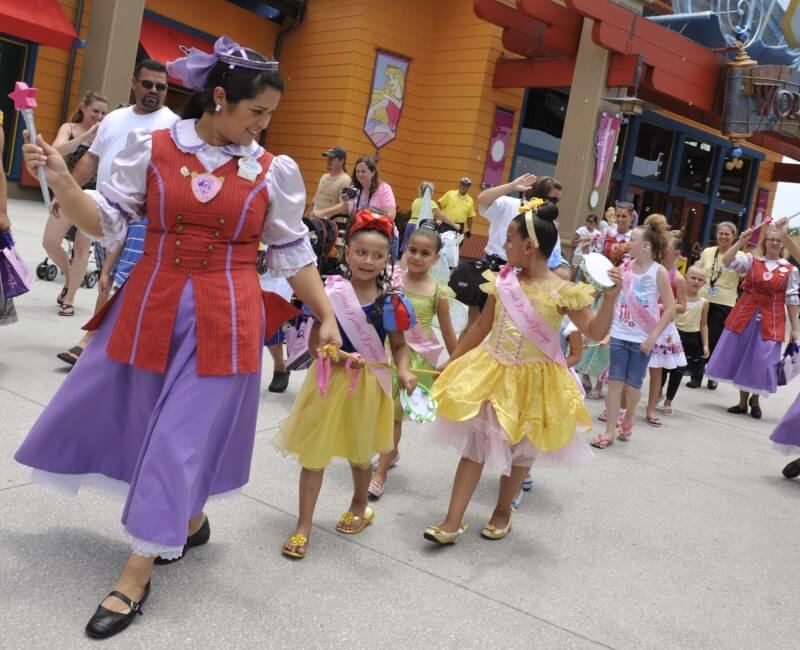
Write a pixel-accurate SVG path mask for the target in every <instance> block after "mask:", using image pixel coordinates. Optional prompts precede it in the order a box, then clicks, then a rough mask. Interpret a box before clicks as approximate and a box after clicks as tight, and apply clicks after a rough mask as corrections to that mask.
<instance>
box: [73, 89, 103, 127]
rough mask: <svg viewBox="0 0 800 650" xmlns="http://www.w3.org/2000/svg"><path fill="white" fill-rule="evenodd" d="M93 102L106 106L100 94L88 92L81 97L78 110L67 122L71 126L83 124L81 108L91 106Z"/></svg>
mask: <svg viewBox="0 0 800 650" xmlns="http://www.w3.org/2000/svg"><path fill="white" fill-rule="evenodd" d="M95 102H103V103H104V104H105V105H106V106H108V100H107V99H106V98H105V97H103V96H102V95H101V94H100V93H96V92H94V91H93V90H90V91H89V92H87V93H86V94H85V95H84V96H83V98H82V99H81V103H80V104H78V108H77V109H76V110H75V112H74V113H73V114H72V117H71V118H69V121H70V122H72V123H73V124H80V123H81V122H83V109H82V108H81V106H91V105H92V104H94V103H95Z"/></svg>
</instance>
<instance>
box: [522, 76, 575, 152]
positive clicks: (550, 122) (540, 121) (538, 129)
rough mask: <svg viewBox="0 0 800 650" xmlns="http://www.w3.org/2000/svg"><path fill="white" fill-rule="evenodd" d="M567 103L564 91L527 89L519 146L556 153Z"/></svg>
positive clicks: (567, 93) (567, 96) (559, 143)
mask: <svg viewBox="0 0 800 650" xmlns="http://www.w3.org/2000/svg"><path fill="white" fill-rule="evenodd" d="M568 103H569V92H568V91H566V90H558V89H554V88H531V89H529V90H528V103H527V105H526V109H525V115H524V118H523V122H522V135H521V137H520V144H525V145H529V146H531V147H538V148H539V149H544V150H545V151H552V152H553V153H558V149H559V147H560V146H561V134H562V133H563V131H564V120H565V119H566V117H567V104H568Z"/></svg>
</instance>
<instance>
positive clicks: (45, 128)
mask: <svg viewBox="0 0 800 650" xmlns="http://www.w3.org/2000/svg"><path fill="white" fill-rule="evenodd" d="M582 3H583V0H564V1H563V2H555V1H551V0H524V1H523V0H519V1H517V2H514V1H512V0H437V1H436V2H430V1H429V0H407V1H404V2H396V1H393V0H310V1H308V2H306V1H304V0H282V1H281V2H263V3H262V2H249V1H245V0H240V1H234V2H228V1H224V2H223V1H222V0H192V1H190V0H103V1H102V2H101V0H85V1H82V0H47V1H45V0H39V1H38V3H35V4H39V5H44V4H49V5H51V9H56V10H58V11H60V12H61V14H62V18H63V20H61V21H60V23H59V24H60V25H61V26H62V27H63V32H64V33H63V34H61V36H60V40H59V39H54V37H52V35H49V36H48V35H42V34H41V33H38V32H36V30H33V29H30V28H28V29H25V28H22V27H20V28H15V31H16V32H17V33H16V34H15V33H8V34H4V33H0V48H2V49H0V55H1V56H0V66H2V77H0V78H2V80H3V81H2V84H4V85H3V87H2V88H0V91H2V93H0V95H1V96H0V108H2V110H3V111H4V113H5V116H6V126H5V128H6V136H7V138H6V142H7V147H6V151H5V152H4V154H3V155H4V158H3V161H4V166H5V168H6V170H7V173H8V175H9V178H10V179H11V180H12V181H18V182H19V183H21V184H25V183H28V182H32V179H29V178H26V172H24V170H22V169H21V165H20V164H19V146H20V139H21V128H20V126H19V124H18V122H17V120H15V119H14V115H13V111H12V110H11V109H10V107H9V105H8V102H5V103H2V102H4V101H5V100H4V98H5V95H6V92H7V91H6V88H5V86H6V85H8V84H9V83H12V85H13V80H14V79H17V78H22V79H25V80H28V81H29V82H30V83H32V84H33V85H36V86H37V87H38V88H39V89H40V94H39V100H40V102H39V108H38V109H37V113H36V115H37V123H38V124H39V128H40V130H41V131H42V133H43V134H44V135H45V137H47V138H52V136H53V135H54V133H55V131H56V129H57V128H58V125H59V124H60V123H61V121H63V120H64V119H65V117H66V116H67V115H68V114H69V113H71V111H72V110H73V109H74V108H75V106H76V104H77V101H78V97H79V96H80V94H81V93H82V92H84V91H86V90H98V91H100V92H101V93H103V94H105V95H107V96H109V97H110V99H111V102H112V105H116V104H117V103H124V102H126V101H127V99H128V95H129V80H130V75H131V72H132V69H133V66H134V64H135V61H136V60H137V58H138V59H140V58H144V57H152V58H157V59H160V60H167V59H170V58H176V57H178V56H180V50H179V49H178V46H179V45H189V46H194V47H199V48H206V49H210V47H211V44H212V43H213V41H214V40H215V39H216V38H217V37H218V36H219V35H221V34H228V35H229V36H231V37H232V38H233V39H235V40H237V41H238V42H240V43H241V44H242V45H245V46H248V47H252V48H254V49H257V50H259V51H261V52H263V53H265V54H270V53H273V52H276V51H277V52H279V58H280V61H281V70H282V72H283V74H284V76H285V79H286V84H287V92H286V95H285V97H284V99H283V101H282V104H281V107H280V108H279V110H278V111H277V113H276V114H275V116H274V118H273V121H272V123H271V125H270V127H269V132H268V135H267V143H266V144H267V146H268V147H269V148H270V149H271V150H272V151H274V152H275V153H282V154H287V155H290V156H292V157H293V158H295V159H296V160H297V161H298V163H299V164H300V167H301V169H302V170H303V174H304V177H305V179H306V184H307V189H308V192H309V200H310V197H311V196H312V195H313V192H314V190H315V188H316V181H317V179H318V177H319V175H320V174H321V173H323V171H324V159H323V158H322V157H321V156H320V153H321V152H322V151H325V150H327V149H328V148H330V147H332V146H340V147H343V148H345V149H346V150H347V151H348V152H349V159H348V163H349V166H348V169H352V165H353V163H354V161H355V159H356V158H358V157H359V156H362V155H377V156H378V157H379V160H380V167H379V169H380V175H381V177H382V179H383V180H386V181H388V182H389V183H390V184H391V186H392V187H393V189H394V192H395V195H396V198H397V201H398V209H399V210H401V211H402V210H408V209H409V206H410V204H411V201H412V200H413V199H414V198H415V197H416V196H417V192H418V189H417V188H418V186H419V183H420V182H421V181H423V180H429V181H433V182H434V184H435V185H436V194H437V195H440V194H442V193H444V192H445V191H446V190H448V189H452V188H454V187H457V185H458V179H459V178H461V177H462V176H469V177H471V178H472V179H473V180H474V184H473V189H472V192H473V194H476V193H477V192H478V191H479V185H480V184H481V183H482V182H489V183H490V184H496V183H497V182H500V181H505V180H508V179H509V178H512V177H514V176H516V175H518V174H521V173H524V172H526V171H531V172H533V173H536V174H539V175H543V174H549V175H557V176H558V177H559V179H560V180H561V181H562V183H563V184H564V187H565V192H564V195H565V200H562V204H561V207H562V216H561V229H562V232H563V236H564V238H565V239H569V238H570V236H571V234H572V232H574V229H575V227H577V226H578V225H580V224H582V223H583V221H584V219H585V217H586V216H587V214H589V213H590V212H595V213H601V212H602V211H603V209H604V208H605V207H606V206H607V205H610V204H612V203H613V201H614V200H616V199H622V200H632V201H633V202H634V203H635V205H636V206H637V210H638V211H639V213H640V214H641V215H642V216H645V215H647V214H649V213H651V212H663V213H664V214H666V215H667V216H668V218H669V220H670V222H671V223H672V224H673V226H675V227H679V228H681V229H682V230H683V231H684V233H685V238H686V240H687V242H688V244H689V245H690V246H691V245H694V244H697V245H700V244H703V243H705V242H707V241H708V240H709V238H710V237H711V236H712V232H713V226H714V224H715V223H719V222H720V221H734V222H736V223H739V224H742V225H745V224H747V223H748V222H749V221H750V220H751V219H752V218H753V215H754V213H755V211H756V207H757V206H758V207H759V208H760V209H761V211H762V212H764V211H766V212H767V213H768V211H769V208H770V207H771V204H772V200H773V198H774V192H775V188H776V183H775V179H774V178H773V177H774V167H775V165H776V163H779V162H780V160H781V156H782V154H783V153H786V151H785V150H782V149H781V148H780V147H776V146H772V143H771V142H770V141H766V140H760V141H759V140H758V139H757V138H754V139H752V140H749V141H746V142H744V143H743V144H742V154H741V156H740V159H741V162H742V164H741V165H739V166H738V167H737V166H736V165H733V169H729V167H731V165H730V164H729V163H731V154H730V149H731V142H730V139H729V138H728V137H726V136H725V135H723V133H722V132H721V131H720V128H719V127H718V126H717V127H716V128H715V123H714V121H713V120H711V121H710V122H709V120H707V119H705V118H704V117H703V115H704V114H702V113H701V112H698V111H695V113H692V112H691V111H689V110H683V106H684V104H683V103H681V102H682V99H686V98H682V97H681V96H680V95H681V93H683V91H675V92H673V95H674V96H670V95H669V93H668V92H667V93H665V92H664V88H665V87H666V86H664V85H663V84H661V85H660V86H659V85H658V83H657V82H658V80H659V78H658V77H655V76H652V78H651V73H650V72H649V71H650V69H651V68H650V67H649V66H650V65H651V63H650V60H649V59H648V58H647V57H648V56H650V55H649V54H648V53H647V51H645V52H644V53H643V54H641V55H640V58H639V59H638V62H637V61H632V60H631V57H632V56H633V55H636V51H635V50H636V48H637V47H639V44H638V43H639V42H638V41H636V40H635V39H633V38H632V37H631V38H629V41H630V42H629V43H627V44H624V43H623V47H621V48H620V49H621V50H624V51H626V52H628V54H627V55H624V54H623V55H620V53H619V52H615V51H614V48H613V47H610V46H608V45H607V44H606V45H604V44H603V43H604V42H605V41H603V33H602V29H599V28H598V25H601V26H602V25H604V24H605V23H602V21H601V19H600V18H598V17H597V16H594V17H592V16H589V15H588V13H590V12H589V10H586V9H585V7H584V5H583V4H582ZM611 4H612V3H610V2H607V0H595V1H594V4H593V5H592V4H591V3H590V5H589V6H591V7H594V9H592V10H591V11H596V9H597V7H598V6H600V5H603V6H605V5H611ZM620 4H622V5H625V6H619V5H620ZM649 4H652V3H645V2H640V1H636V0H620V2H618V3H613V5H614V6H613V7H612V8H611V9H608V15H609V16H612V17H614V18H615V19H619V18H620V16H619V14H617V13H614V12H617V11H622V12H627V13H626V15H630V16H631V17H635V16H636V15H637V14H641V13H642V12H643V11H644V10H645V9H646V8H647V7H646V5H649ZM657 4H659V5H661V6H662V7H663V6H667V3H663V2H661V3H657ZM581 12H583V13H581ZM79 17H80V19H78V18H79ZM622 18H623V19H624V18H625V16H622ZM603 20H606V18H605V17H603ZM608 20H611V19H610V18H608ZM5 24H11V23H9V22H3V21H0V25H5ZM13 24H14V25H17V24H18V23H16V22H15V23H13ZM131 25H136V27H137V28H138V32H137V30H136V29H131ZM644 27H646V28H647V29H651V27H650V26H649V25H646V26H644ZM644 27H643V28H644ZM653 27H654V28H655V27H657V28H658V29H661V30H664V31H666V30H665V29H664V28H662V27H660V26H657V25H653ZM69 28H71V29H72V30H73V36H71V37H70V35H69ZM0 29H3V28H2V27H0ZM658 34H659V35H660V34H661V32H658ZM75 37H79V38H80V39H84V40H86V41H87V43H86V47H85V48H84V47H82V46H81V45H82V43H80V42H79V41H76V40H75ZM620 38H622V37H620ZM671 38H672V37H671V36H670V37H669V38H668V39H666V40H665V43H667V45H668V44H669V43H672V41H671V40H669V39H671ZM681 38H682V37H681ZM37 39H38V40H37ZM684 40H686V41H687V42H689V41H688V39H684ZM597 41H600V42H599V43H598V42H597ZM626 48H627V49H626ZM665 48H666V49H665V51H667V52H668V50H669V47H667V46H666V45H665ZM690 50H691V48H690ZM691 52H695V50H691ZM381 56H384V57H386V58H387V60H388V59H391V60H393V61H399V62H401V63H400V64H396V65H395V72H394V73H393V74H394V75H395V77H394V79H393V80H392V84H394V85H393V86H392V92H394V93H395V94H396V95H397V97H396V98H395V99H398V100H399V101H396V102H395V106H394V107H392V106H390V105H387V106H388V107H387V108H385V110H384V111H382V112H381V111H378V112H375V111H374V110H373V109H374V108H375V103H376V102H380V101H381V93H383V95H387V94H391V93H389V92H388V91H387V88H388V87H389V86H388V84H389V80H388V78H387V76H386V75H387V74H388V73H386V71H385V70H383V71H380V73H379V74H378V75H376V65H377V66H379V65H380V61H381V58H380V57H381ZM714 56H716V55H714ZM637 63H638V68H637V65H636V64H637ZM702 63H703V64H706V63H708V61H707V59H705V58H704V59H703V61H702ZM709 65H710V64H709ZM652 69H653V70H657V69H658V68H657V65H655V66H654V67H653V68H652ZM386 70H388V68H387V69H386ZM676 74H679V73H676ZM637 75H641V77H642V79H645V80H646V82H645V83H643V88H645V89H646V88H649V86H648V83H650V82H651V81H652V82H653V84H654V87H657V88H659V89H660V90H659V91H658V92H655V91H653V92H651V93H650V95H649V96H647V100H648V104H647V106H646V107H645V110H643V111H641V112H640V113H636V114H626V115H624V124H623V126H622V127H621V129H620V131H619V135H618V136H617V139H616V143H615V146H614V148H613V149H614V155H613V159H612V160H611V161H610V163H609V165H608V169H607V171H606V172H605V173H604V175H603V178H602V183H601V186H600V187H599V188H593V187H592V185H593V179H594V175H595V159H594V150H595V132H596V130H597V126H598V120H599V118H600V116H601V115H602V114H603V112H608V113H615V114H617V115H619V114H620V106H619V103H618V102H616V101H615V97H622V96H624V95H629V94H632V93H635V91H636V90H637V89H638V84H639V81H638V79H639V76H637ZM653 79H655V81H653ZM171 82H172V83H171V86H170V99H169V103H170V105H171V106H173V107H174V108H176V109H179V108H180V106H181V104H182V102H184V101H185V99H186V96H187V93H186V91H185V89H183V88H182V87H180V85H179V84H178V83H177V82H175V80H171ZM706 82H707V80H706V79H705V78H704V81H703V83H706ZM709 83H710V82H709ZM676 88H677V86H676ZM685 88H686V89H687V90H686V91H685V94H686V97H687V98H689V99H688V100H687V101H688V104H689V106H692V107H694V108H695V109H696V108H697V106H698V105H699V102H700V99H702V97H701V96H700V95H699V94H698V93H700V91H699V90H697V89H695V87H694V86H693V85H692V82H691V80H690V81H689V82H688V83H687V85H685ZM642 92H645V91H644V90H643V91H642ZM693 93H694V94H693ZM645 94H646V92H645ZM695 95H696V96H697V98H698V99H695ZM376 98H377V99H376ZM389 103H390V104H391V99H390V102H389ZM707 112H708V111H707ZM378 113H380V115H381V117H380V119H386V120H388V122H391V124H390V125H389V127H388V128H387V130H386V131H385V133H386V134H388V135H386V136H385V137H384V140H386V139H388V140H389V141H388V142H385V143H383V144H382V146H380V147H376V138H375V135H374V133H373V134H372V137H370V135H369V134H368V131H369V130H370V128H371V127H370V124H374V123H375V122H376V119H375V115H377V114H378ZM368 116H371V118H370V119H371V120H372V122H368V120H367V117H368ZM379 140H380V138H379ZM379 144H381V142H379ZM733 162H735V160H734V161H733ZM591 189H598V190H599V192H598V196H599V200H598V201H597V202H596V204H595V206H594V207H592V205H591V203H590V201H589V196H588V195H589V190H591ZM486 229H487V223H486V222H485V221H484V220H483V219H482V218H481V219H479V220H478V221H477V223H476V225H475V235H476V236H474V237H473V238H472V240H469V241H468V244H467V246H466V247H465V250H464V252H465V253H466V254H468V255H472V256H477V255H479V254H480V252H481V248H482V244H483V242H484V241H485V239H484V238H483V237H482V235H485V233H486Z"/></svg>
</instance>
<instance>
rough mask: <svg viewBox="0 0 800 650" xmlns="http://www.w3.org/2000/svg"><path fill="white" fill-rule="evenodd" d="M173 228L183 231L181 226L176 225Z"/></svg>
mask: <svg viewBox="0 0 800 650" xmlns="http://www.w3.org/2000/svg"><path fill="white" fill-rule="evenodd" d="M175 230H177V231H178V232H183V226H176V227H175Z"/></svg>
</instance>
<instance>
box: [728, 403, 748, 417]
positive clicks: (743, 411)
mask: <svg viewBox="0 0 800 650" xmlns="http://www.w3.org/2000/svg"><path fill="white" fill-rule="evenodd" d="M728 413H733V414H734V415H747V407H746V406H740V405H739V404H736V405H735V406H731V407H730V408H729V409H728Z"/></svg>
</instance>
